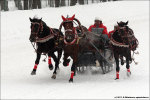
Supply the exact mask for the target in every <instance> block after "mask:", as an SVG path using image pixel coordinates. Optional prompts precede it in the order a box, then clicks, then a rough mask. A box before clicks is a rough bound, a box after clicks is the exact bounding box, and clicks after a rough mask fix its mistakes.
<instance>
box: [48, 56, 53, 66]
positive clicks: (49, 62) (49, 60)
mask: <svg viewBox="0 0 150 100" xmlns="http://www.w3.org/2000/svg"><path fill="white" fill-rule="evenodd" d="M48 64H49V65H51V64H52V62H51V57H48Z"/></svg>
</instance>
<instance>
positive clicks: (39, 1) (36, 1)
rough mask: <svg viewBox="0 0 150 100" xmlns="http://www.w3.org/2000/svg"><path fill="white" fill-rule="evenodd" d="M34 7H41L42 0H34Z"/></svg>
mask: <svg viewBox="0 0 150 100" xmlns="http://www.w3.org/2000/svg"><path fill="white" fill-rule="evenodd" d="M32 8H33V9H37V8H38V9H40V8H41V0H33V4H32Z"/></svg>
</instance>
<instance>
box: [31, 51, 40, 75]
mask: <svg viewBox="0 0 150 100" xmlns="http://www.w3.org/2000/svg"><path fill="white" fill-rule="evenodd" d="M40 58H41V54H39V53H37V57H36V60H35V65H34V68H33V70H32V72H31V75H36V69H37V66H38V64H39V61H40Z"/></svg>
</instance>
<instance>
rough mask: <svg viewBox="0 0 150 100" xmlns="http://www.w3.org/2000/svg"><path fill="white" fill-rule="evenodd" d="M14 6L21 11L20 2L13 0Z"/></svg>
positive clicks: (19, 0)
mask: <svg viewBox="0 0 150 100" xmlns="http://www.w3.org/2000/svg"><path fill="white" fill-rule="evenodd" d="M14 2H15V6H16V7H17V8H18V9H19V10H22V3H21V0H14Z"/></svg>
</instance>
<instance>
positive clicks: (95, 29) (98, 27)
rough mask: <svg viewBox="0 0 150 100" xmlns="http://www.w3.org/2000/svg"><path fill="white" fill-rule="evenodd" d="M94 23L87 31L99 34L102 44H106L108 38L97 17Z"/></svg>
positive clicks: (104, 27) (105, 29)
mask: <svg viewBox="0 0 150 100" xmlns="http://www.w3.org/2000/svg"><path fill="white" fill-rule="evenodd" d="M94 21H95V22H94V25H91V26H90V27H89V29H88V30H89V31H90V32H94V33H97V34H99V35H100V37H101V38H102V40H103V42H104V44H106V43H108V42H109V38H108V32H107V28H106V26H104V25H103V23H102V20H100V18H99V17H96V18H95V20H94Z"/></svg>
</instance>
